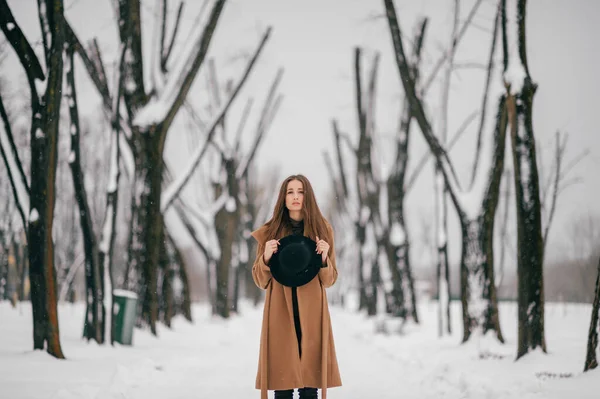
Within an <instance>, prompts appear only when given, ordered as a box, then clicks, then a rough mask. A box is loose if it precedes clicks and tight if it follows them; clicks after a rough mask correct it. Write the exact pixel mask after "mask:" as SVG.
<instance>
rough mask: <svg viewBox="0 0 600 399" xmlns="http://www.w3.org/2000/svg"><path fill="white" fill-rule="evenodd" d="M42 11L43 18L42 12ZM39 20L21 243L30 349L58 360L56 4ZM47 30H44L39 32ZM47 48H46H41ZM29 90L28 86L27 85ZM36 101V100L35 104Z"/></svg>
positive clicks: (59, 19)
mask: <svg viewBox="0 0 600 399" xmlns="http://www.w3.org/2000/svg"><path fill="white" fill-rule="evenodd" d="M43 7H45V9H46V13H43V12H42V10H41V9H42V8H43ZM40 21H41V23H42V25H43V26H44V24H47V25H45V29H43V34H42V37H43V38H44V41H45V42H46V41H47V38H46V34H47V35H48V38H49V39H50V40H51V43H46V45H45V46H44V47H45V49H46V53H47V54H46V60H47V65H48V74H47V79H46V84H47V86H46V92H45V93H44V95H43V96H42V98H37V99H36V97H37V89H36V88H35V86H33V87H32V116H33V118H32V123H31V168H30V171H31V198H30V204H31V212H30V215H29V226H28V232H27V242H28V244H29V247H30V248H36V250H35V251H29V278H30V281H31V304H32V310H33V347H34V349H44V348H47V351H48V353H49V354H51V355H52V356H54V357H57V358H61V359H62V358H64V355H63V353H62V348H61V345H60V335H59V329H58V312H57V293H56V271H55V269H54V243H53V242H52V225H53V222H54V201H55V199H56V195H55V191H54V190H55V182H56V164H57V155H58V123H59V113H60V103H61V101H60V100H61V87H62V80H63V57H62V55H63V43H64V17H63V7H62V1H60V0H54V1H51V0H46V1H40ZM46 29H47V31H45V30H46ZM49 45H51V47H47V46H49ZM30 84H31V85H34V84H35V83H34V82H30ZM38 100H39V101H38Z"/></svg>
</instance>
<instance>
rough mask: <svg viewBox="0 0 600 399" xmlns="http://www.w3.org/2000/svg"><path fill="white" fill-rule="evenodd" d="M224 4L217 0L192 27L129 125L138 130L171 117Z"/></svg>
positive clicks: (206, 49) (202, 58)
mask: <svg viewBox="0 0 600 399" xmlns="http://www.w3.org/2000/svg"><path fill="white" fill-rule="evenodd" d="M224 5H225V0H217V2H216V3H215V4H214V6H213V9H212V12H211V14H210V17H209V20H208V22H207V23H206V24H205V25H204V26H202V25H201V24H197V25H196V26H195V27H194V29H193V30H192V34H191V39H190V40H188V41H187V42H186V45H185V47H184V48H183V50H182V53H181V55H180V56H179V57H178V59H177V63H176V64H175V65H174V67H173V70H172V71H171V72H170V73H169V77H168V78H167V81H166V82H165V85H164V89H163V90H162V91H161V92H159V93H158V96H157V97H153V98H152V99H151V100H150V102H149V103H148V104H147V105H146V106H144V107H143V108H142V109H140V110H139V111H138V113H137V114H136V116H135V118H134V119H133V125H134V126H138V127H140V128H141V130H144V128H147V127H149V126H152V125H158V124H160V123H163V122H168V123H169V122H170V121H172V119H173V118H174V117H175V114H176V113H177V110H178V109H179V107H180V106H181V103H182V100H183V99H184V98H185V97H186V95H187V93H188V91H189V89H190V87H191V85H192V82H193V80H194V77H195V75H196V73H197V72H198V69H199V68H200V66H201V65H202V63H203V61H204V57H205V56H206V53H207V52H208V47H209V45H210V42H211V39H212V36H213V33H214V30H215V28H216V26H217V21H218V20H219V16H220V14H221V11H222V9H223V6H224Z"/></svg>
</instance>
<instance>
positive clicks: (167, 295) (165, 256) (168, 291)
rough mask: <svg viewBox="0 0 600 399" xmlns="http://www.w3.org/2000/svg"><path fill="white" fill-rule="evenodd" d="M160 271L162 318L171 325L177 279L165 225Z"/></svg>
mask: <svg viewBox="0 0 600 399" xmlns="http://www.w3.org/2000/svg"><path fill="white" fill-rule="evenodd" d="M159 256H160V260H159V264H160V271H161V273H162V300H161V313H162V320H163V322H164V323H165V325H166V326H167V327H169V328H170V327H171V320H172V319H173V316H174V315H175V308H174V301H173V281H174V279H175V270H174V268H173V265H172V263H171V259H170V256H169V250H168V248H167V242H166V240H165V227H164V226H163V232H162V237H161V240H160V255H159Z"/></svg>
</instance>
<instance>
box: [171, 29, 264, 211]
mask: <svg viewBox="0 0 600 399" xmlns="http://www.w3.org/2000/svg"><path fill="white" fill-rule="evenodd" d="M270 34H271V28H268V29H267V31H266V32H265V34H264V36H263V38H262V40H261V42H260V44H259V46H258V48H257V49H256V52H255V54H254V56H253V57H252V59H251V60H250V61H249V63H248V66H247V67H246V70H245V72H244V74H243V76H242V77H241V79H240V81H239V82H238V84H237V85H236V87H235V89H234V90H233V92H232V93H231V95H230V97H229V99H228V100H227V102H226V103H225V104H223V107H222V109H221V111H220V112H218V113H217V115H216V117H215V119H214V120H213V122H212V123H211V125H210V128H209V130H208V132H207V136H206V141H205V143H204V145H203V146H202V147H201V148H199V149H198V152H197V153H196V154H195V155H194V157H193V159H192V161H191V162H190V164H189V166H188V167H187V168H185V170H184V172H183V174H182V175H181V178H180V179H177V180H176V181H175V182H173V183H172V185H171V186H169V187H168V188H167V189H166V190H164V193H163V196H164V197H163V200H162V201H161V204H162V205H161V206H162V212H163V213H164V212H165V211H166V210H167V209H168V208H169V206H170V205H171V203H172V202H173V200H174V199H175V198H176V197H177V196H178V195H179V193H180V192H181V190H182V189H183V187H184V186H185V185H186V183H187V182H188V181H189V179H190V177H191V175H192V173H191V172H192V171H193V170H194V169H195V168H196V167H197V166H198V164H199V163H200V160H201V159H202V157H203V156H204V154H205V153H206V151H207V149H208V144H209V143H210V142H211V140H212V137H213V135H214V133H215V131H216V127H217V125H218V124H219V122H220V121H221V119H222V118H223V116H224V115H225V113H226V112H227V110H228V109H229V107H230V106H231V104H232V103H233V100H234V99H235V98H236V97H237V94H238V93H239V91H240V90H241V88H242V86H243V85H244V83H245V82H246V79H247V78H248V76H249V75H250V72H251V71H252V69H253V66H254V64H255V62H256V60H257V59H258V57H259V55H260V53H261V51H262V49H263V48H264V46H265V44H266V42H267V40H268V38H269V36H270Z"/></svg>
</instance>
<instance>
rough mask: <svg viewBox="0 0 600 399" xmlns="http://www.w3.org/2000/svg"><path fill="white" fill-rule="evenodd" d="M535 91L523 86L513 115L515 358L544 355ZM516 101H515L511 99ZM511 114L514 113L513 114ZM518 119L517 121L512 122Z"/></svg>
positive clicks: (542, 247)
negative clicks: (533, 121)
mask: <svg viewBox="0 0 600 399" xmlns="http://www.w3.org/2000/svg"><path fill="white" fill-rule="evenodd" d="M533 92H534V89H533V87H532V86H529V87H527V85H526V86H524V87H523V92H522V93H521V95H519V98H520V99H521V103H522V105H521V107H522V108H521V110H518V108H516V107H515V108H513V110H517V112H518V114H517V115H515V116H514V118H513V123H515V122H516V124H515V125H514V126H511V139H512V140H511V143H512V153H513V164H514V171H515V173H514V182H515V199H516V210H517V212H516V213H517V248H518V250H517V251H518V256H517V276H518V287H519V290H518V304H519V305H518V306H519V311H518V314H519V334H518V349H517V359H518V358H520V357H521V356H523V355H525V354H526V353H527V352H529V351H530V350H533V349H535V348H537V347H540V348H541V349H542V350H543V351H544V352H546V340H545V337H544V276H543V263H544V243H543V236H542V224H541V222H542V219H541V206H540V197H539V180H538V174H537V165H536V155H535V140H534V137H533V128H532V125H531V110H532V108H531V107H532V100H533ZM513 101H515V99H513ZM513 112H514V111H513ZM517 118H518V120H519V122H517V121H516V120H515V119H517Z"/></svg>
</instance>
